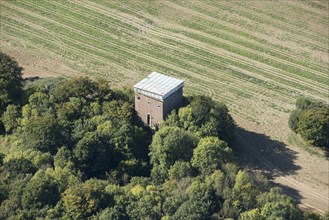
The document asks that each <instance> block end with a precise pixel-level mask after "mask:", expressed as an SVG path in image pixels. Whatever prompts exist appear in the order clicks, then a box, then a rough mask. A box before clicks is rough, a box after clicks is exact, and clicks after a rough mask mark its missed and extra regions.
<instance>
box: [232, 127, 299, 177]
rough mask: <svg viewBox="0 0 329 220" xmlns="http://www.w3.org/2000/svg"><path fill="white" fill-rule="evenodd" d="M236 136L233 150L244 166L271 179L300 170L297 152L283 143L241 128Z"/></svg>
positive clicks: (237, 129) (237, 130) (236, 131)
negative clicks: (267, 175) (265, 174)
mask: <svg viewBox="0 0 329 220" xmlns="http://www.w3.org/2000/svg"><path fill="white" fill-rule="evenodd" d="M235 134H236V139H235V141H234V142H233V146H232V148H233V149H234V151H235V152H237V154H238V155H237V156H238V162H239V163H240V164H241V165H242V166H247V167H250V168H252V169H257V170H261V171H264V172H265V173H268V174H269V175H271V176H272V177H270V178H273V177H274V176H277V175H279V176H282V175H289V174H294V173H295V172H296V171H297V170H299V169H300V167H299V166H297V165H296V164H295V163H294V160H295V159H296V154H297V152H295V151H293V150H291V149H289V148H287V147H286V145H285V144H284V143H283V142H280V141H277V140H272V139H271V138H270V137H268V136H266V135H264V134H258V133H255V132H252V131H247V130H245V129H243V128H240V127H237V128H236V130H235Z"/></svg>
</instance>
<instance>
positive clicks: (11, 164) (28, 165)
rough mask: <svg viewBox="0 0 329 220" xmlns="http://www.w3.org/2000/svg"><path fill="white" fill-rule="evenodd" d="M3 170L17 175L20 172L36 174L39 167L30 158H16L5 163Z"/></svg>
mask: <svg viewBox="0 0 329 220" xmlns="http://www.w3.org/2000/svg"><path fill="white" fill-rule="evenodd" d="M3 171H4V172H8V173H10V175H11V176H13V177H15V176H16V175H17V174H19V173H23V174H28V173H31V174H34V173H35V172H36V171H37V168H36V167H35V166H34V165H33V163H32V162H31V161H30V160H28V159H25V158H15V159H11V160H9V161H7V162H6V163H4V165H3Z"/></svg>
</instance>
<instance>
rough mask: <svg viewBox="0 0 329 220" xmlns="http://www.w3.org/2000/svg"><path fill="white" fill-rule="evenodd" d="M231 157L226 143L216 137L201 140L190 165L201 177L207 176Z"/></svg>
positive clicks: (230, 151)
mask: <svg viewBox="0 0 329 220" xmlns="http://www.w3.org/2000/svg"><path fill="white" fill-rule="evenodd" d="M230 157H232V150H231V148H229V146H228V145H227V143H225V142H224V141H222V140H219V138H217V137H206V138H202V139H201V140H200V142H199V144H198V146H197V147H196V148H195V149H194V151H193V158H192V160H191V162H192V165H193V166H194V167H196V168H197V169H198V170H199V171H200V172H201V173H202V174H203V175H209V174H210V173H212V172H213V171H215V170H216V169H218V168H220V166H221V165H222V164H223V163H224V162H228V161H229V160H230Z"/></svg>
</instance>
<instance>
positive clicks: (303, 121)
mask: <svg viewBox="0 0 329 220" xmlns="http://www.w3.org/2000/svg"><path fill="white" fill-rule="evenodd" d="M297 132H298V133H299V134H300V135H301V136H302V137H303V138H304V139H305V140H307V141H309V142H310V143H311V144H313V145H316V146H321V147H326V148H329V135H328V134H329V108H328V109H326V108H318V109H308V110H305V111H302V112H301V113H300V115H299V121H298V127H297Z"/></svg>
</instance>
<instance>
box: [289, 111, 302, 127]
mask: <svg viewBox="0 0 329 220" xmlns="http://www.w3.org/2000/svg"><path fill="white" fill-rule="evenodd" d="M300 113H301V110H300V109H296V110H293V111H292V112H291V113H290V116H289V122H288V123H289V127H290V129H291V130H292V131H294V132H296V131H297V128H298V121H299V115H300Z"/></svg>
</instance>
